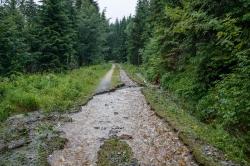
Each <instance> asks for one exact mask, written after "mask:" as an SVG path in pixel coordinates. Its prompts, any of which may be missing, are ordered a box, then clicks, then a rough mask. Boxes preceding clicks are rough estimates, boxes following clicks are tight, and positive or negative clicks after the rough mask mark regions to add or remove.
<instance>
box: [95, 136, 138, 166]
mask: <svg viewBox="0 0 250 166" xmlns="http://www.w3.org/2000/svg"><path fill="white" fill-rule="evenodd" d="M132 164H133V165H137V162H136V160H135V159H133V152H132V149H131V148H130V147H129V145H128V144H127V143H126V142H124V141H120V140H119V139H117V138H112V139H109V140H106V141H105V142H104V144H103V145H102V146H101V150H100V151H99V152H98V161H97V165H98V166H117V165H132Z"/></svg>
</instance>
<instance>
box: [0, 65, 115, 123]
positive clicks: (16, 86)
mask: <svg viewBox="0 0 250 166" xmlns="http://www.w3.org/2000/svg"><path fill="white" fill-rule="evenodd" d="M110 67H111V65H97V66H91V67H84V68H81V69H76V70H73V71H69V72H67V73H60V74H53V73H49V74H33V75H20V76H14V77H10V78H1V79H0V121H3V120H5V119H6V118H8V117H9V116H11V115H13V114H18V113H27V112H30V111H36V110H42V111H45V112H52V111H65V110H67V109H69V108H70V107H72V106H73V105H74V104H77V103H79V102H80V101H85V100H87V99H88V98H89V97H90V96H91V95H92V93H93V92H94V90H95V89H96V87H97V85H98V83H99V81H100V79H101V78H102V76H103V75H104V74H105V72H107V70H108V69H109V68H110Z"/></svg>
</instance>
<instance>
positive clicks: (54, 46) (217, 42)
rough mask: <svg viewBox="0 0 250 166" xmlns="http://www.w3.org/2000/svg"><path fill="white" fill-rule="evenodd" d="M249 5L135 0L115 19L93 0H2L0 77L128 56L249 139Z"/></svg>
mask: <svg viewBox="0 0 250 166" xmlns="http://www.w3.org/2000/svg"><path fill="white" fill-rule="evenodd" d="M249 9H250V1H249V0H220V1H218V0H192V1H190V0H138V2H137V7H136V14H135V15H134V16H130V17H127V18H125V17H124V18H123V19H122V20H116V22H114V23H110V21H109V19H108V18H106V16H105V11H103V12H102V11H100V9H99V7H98V4H97V2H96V1H94V0H42V1H41V2H40V3H39V4H37V3H35V2H34V0H6V1H1V3H0V18H1V19H0V76H1V77H0V79H1V78H4V77H11V76H13V75H18V74H20V73H43V72H59V73H60V72H63V71H66V70H71V69H75V68H78V67H81V66H86V65H92V64H99V63H101V62H105V61H115V62H117V63H130V64H133V65H136V66H139V67H140V69H141V71H142V73H143V75H144V76H145V77H146V78H147V80H149V81H150V82H151V83H153V84H156V85H159V86H160V87H161V88H162V90H164V91H168V92H169V93H171V94H173V95H175V96H177V97H178V98H179V99H180V100H181V101H182V103H183V104H182V107H183V108H184V109H185V110H188V112H189V113H190V114H191V115H193V116H194V117H196V118H197V119H198V120H199V121H201V122H204V123H206V124H209V125H211V126H213V127H215V128H223V130H225V131H227V132H228V133H230V134H231V135H232V136H234V137H236V138H237V139H239V140H241V141H242V142H244V143H245V144H247V145H249V142H250V93H249V92H250V10H249ZM0 81H1V80H0ZM1 95H2V94H1V87H0V97H1ZM246 147H247V146H244V148H243V150H244V153H245V154H247V155H248V156H249V154H250V149H249V148H246Z"/></svg>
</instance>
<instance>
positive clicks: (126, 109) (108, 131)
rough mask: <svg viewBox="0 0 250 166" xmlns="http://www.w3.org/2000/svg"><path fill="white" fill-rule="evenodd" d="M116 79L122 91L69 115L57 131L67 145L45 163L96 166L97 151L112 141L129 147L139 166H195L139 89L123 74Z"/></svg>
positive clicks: (107, 94)
mask: <svg viewBox="0 0 250 166" xmlns="http://www.w3.org/2000/svg"><path fill="white" fill-rule="evenodd" d="M108 75H110V74H108ZM120 75H121V81H122V82H123V83H124V84H125V87H123V88H121V89H118V90H116V91H115V92H110V93H105V94H101V95H96V96H94V98H93V99H92V100H91V101H90V102H89V103H88V104H87V105H86V106H83V107H82V110H81V111H80V112H79V113H76V114H72V115H71V118H72V120H73V122H72V123H66V124H65V125H63V126H62V127H59V129H60V130H61V131H63V133H64V137H65V138H66V139H67V140H68V143H67V144H66V146H65V148H64V149H63V150H60V151H55V152H54V153H53V154H52V155H51V156H50V157H49V158H48V160H49V163H50V164H51V165H52V166H58V165H60V166H86V165H96V162H97V158H98V151H99V150H100V147H101V146H102V145H103V144H104V142H105V140H108V139H110V138H114V137H115V138H119V139H120V140H123V141H125V142H126V143H127V144H128V145H129V146H130V147H131V149H132V152H133V155H134V158H136V159H137V160H138V164H139V165H152V166H153V165H155V166H158V165H174V166H175V165H178V166H185V165H190V166H191V165H194V166H195V165H197V164H196V163H195V161H194V160H193V157H192V155H191V153H190V151H189V150H188V148H187V147H186V146H185V145H183V143H182V142H181V141H180V140H179V139H178V136H177V133H175V132H173V130H172V129H171V127H170V126H169V125H168V124H166V123H165V122H164V121H163V120H161V119H160V118H158V117H157V116H156V115H155V113H154V112H153V111H152V110H151V109H150V106H149V105H148V104H147V102H146V100H145V97H144V96H143V94H142V93H141V88H140V87H137V85H136V83H134V82H133V81H132V80H130V79H129V77H128V76H127V74H126V73H125V72H124V71H123V70H121V73H120ZM111 76H112V74H111ZM108 77H109V76H108ZM105 84H106V83H105Z"/></svg>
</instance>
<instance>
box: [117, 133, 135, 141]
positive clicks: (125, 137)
mask: <svg viewBox="0 0 250 166" xmlns="http://www.w3.org/2000/svg"><path fill="white" fill-rule="evenodd" d="M119 139H123V140H131V139H133V136H131V135H127V134H122V135H121V136H120V137H119Z"/></svg>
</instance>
